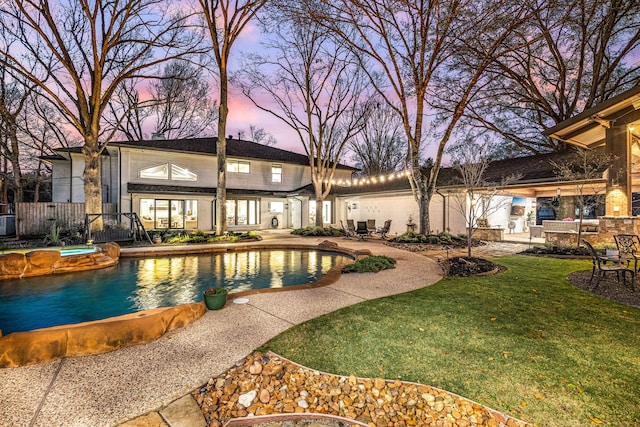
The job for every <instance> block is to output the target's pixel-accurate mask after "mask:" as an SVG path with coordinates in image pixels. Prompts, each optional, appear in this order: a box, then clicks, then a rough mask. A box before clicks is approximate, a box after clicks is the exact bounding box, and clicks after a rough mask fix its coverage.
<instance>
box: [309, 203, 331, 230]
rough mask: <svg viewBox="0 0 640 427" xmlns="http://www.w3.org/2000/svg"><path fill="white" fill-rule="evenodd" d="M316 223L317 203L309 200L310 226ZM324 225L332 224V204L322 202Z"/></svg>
mask: <svg viewBox="0 0 640 427" xmlns="http://www.w3.org/2000/svg"><path fill="white" fill-rule="evenodd" d="M315 223H316V201H315V200H309V224H315ZM322 223H323V224H331V202H330V201H327V200H325V201H324V202H322Z"/></svg>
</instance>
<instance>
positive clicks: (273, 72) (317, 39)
mask: <svg viewBox="0 0 640 427" xmlns="http://www.w3.org/2000/svg"><path fill="white" fill-rule="evenodd" d="M301 12H303V11H302V10H300V9H295V8H294V7H291V6H287V5H282V6H279V7H278V6H274V7H273V9H271V10H270V13H269V14H268V17H267V19H266V21H267V22H268V23H269V24H268V25H269V26H270V27H272V28H273V29H274V30H273V35H272V36H271V37H270V38H267V39H266V40H265V41H264V42H263V44H264V46H265V49H267V50H268V51H269V55H268V56H266V55H253V56H250V57H248V58H247V60H246V61H245V66H244V67H243V69H244V70H245V71H244V73H243V74H242V75H243V77H244V78H245V82H244V84H243V85H242V88H243V92H244V94H245V95H247V97H249V99H251V101H252V102H253V103H254V105H256V106H257V107H258V108H260V109H262V110H263V111H266V112H268V113H270V114H272V115H273V116H275V117H277V118H278V119H280V120H281V121H282V122H283V123H285V124H287V125H288V126H289V127H290V128H291V129H293V130H294V131H295V132H296V134H297V135H298V138H299V140H300V142H301V144H302V145H303V147H304V150H305V153H306V154H307V157H308V159H309V165H310V167H311V181H312V183H313V186H314V189H315V199H316V207H317V209H321V207H322V205H323V202H324V199H325V198H326V197H327V196H328V195H329V192H330V191H331V188H332V181H333V178H334V175H335V171H336V168H337V166H338V164H339V161H340V158H341V156H342V153H343V151H344V149H345V147H346V145H347V143H348V142H349V140H350V139H351V138H353V137H354V136H355V135H356V134H357V133H358V132H360V130H361V129H362V128H363V127H364V123H365V119H366V117H367V114H368V111H369V106H368V105H365V104H364V103H363V99H368V98H369V96H368V95H367V93H366V91H367V86H368V85H367V83H368V81H367V80H366V76H365V75H364V74H363V72H362V69H361V68H360V67H359V66H358V64H356V63H354V62H353V59H354V58H353V56H352V55H351V53H350V51H349V50H348V49H345V47H344V46H341V45H339V44H337V43H335V41H334V40H333V38H332V35H331V33H330V32H328V31H327V30H326V29H325V28H324V27H322V26H320V25H318V24H317V23H316V22H314V21H312V20H309V19H307V18H306V17H305V16H304V13H301ZM274 22H277V24H276V25H273V23H274ZM263 26H264V24H263ZM265 95H266V97H265ZM265 98H266V99H268V101H263V102H261V101H260V100H264V99H265ZM316 225H317V226H322V225H323V221H322V215H316Z"/></svg>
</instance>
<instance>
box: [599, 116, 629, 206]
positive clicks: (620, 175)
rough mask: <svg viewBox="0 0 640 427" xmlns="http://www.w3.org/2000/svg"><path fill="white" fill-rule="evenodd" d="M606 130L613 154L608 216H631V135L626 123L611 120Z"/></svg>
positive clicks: (610, 153)
mask: <svg viewBox="0 0 640 427" xmlns="http://www.w3.org/2000/svg"><path fill="white" fill-rule="evenodd" d="M610 123H611V126H610V127H609V128H608V129H607V130H606V133H605V135H606V137H605V142H606V149H605V152H606V153H607V154H608V155H613V156H615V158H614V159H613V161H612V163H611V166H610V167H609V173H608V176H607V198H606V213H605V215H606V216H631V174H630V173H629V171H630V169H631V168H630V163H629V157H630V156H629V140H630V135H629V132H628V130H627V125H626V123H616V122H614V121H611V122H610Z"/></svg>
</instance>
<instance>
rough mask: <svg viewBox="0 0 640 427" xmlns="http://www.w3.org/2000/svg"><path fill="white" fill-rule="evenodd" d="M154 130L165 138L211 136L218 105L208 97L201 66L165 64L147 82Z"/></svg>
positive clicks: (185, 63)
mask: <svg viewBox="0 0 640 427" xmlns="http://www.w3.org/2000/svg"><path fill="white" fill-rule="evenodd" d="M151 96H152V99H151V103H152V104H153V107H152V110H153V111H154V113H155V116H156V125H155V128H154V133H156V134H162V135H164V136H165V137H167V138H168V139H179V138H194V137H198V136H200V137H203V136H210V135H213V133H214V130H215V122H216V119H217V118H218V105H217V103H216V102H215V101H214V100H212V99H211V97H210V96H209V84H208V83H207V81H206V80H205V79H204V76H203V74H202V69H201V68H198V67H195V66H193V65H191V64H189V63H188V62H185V61H174V62H172V63H170V64H168V65H167V66H166V67H165V69H164V71H163V75H162V77H161V78H160V79H158V80H157V81H155V82H153V83H152V84H151Z"/></svg>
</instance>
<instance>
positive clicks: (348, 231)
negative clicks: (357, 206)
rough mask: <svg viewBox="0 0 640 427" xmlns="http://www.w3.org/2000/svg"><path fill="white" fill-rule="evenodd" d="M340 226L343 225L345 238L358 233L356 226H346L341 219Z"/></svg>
mask: <svg viewBox="0 0 640 427" xmlns="http://www.w3.org/2000/svg"><path fill="white" fill-rule="evenodd" d="M347 221H348V220H347ZM340 226H341V227H342V231H344V238H345V239H351V238H352V237H355V235H356V230H355V228H348V227H345V226H344V222H342V220H340Z"/></svg>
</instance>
